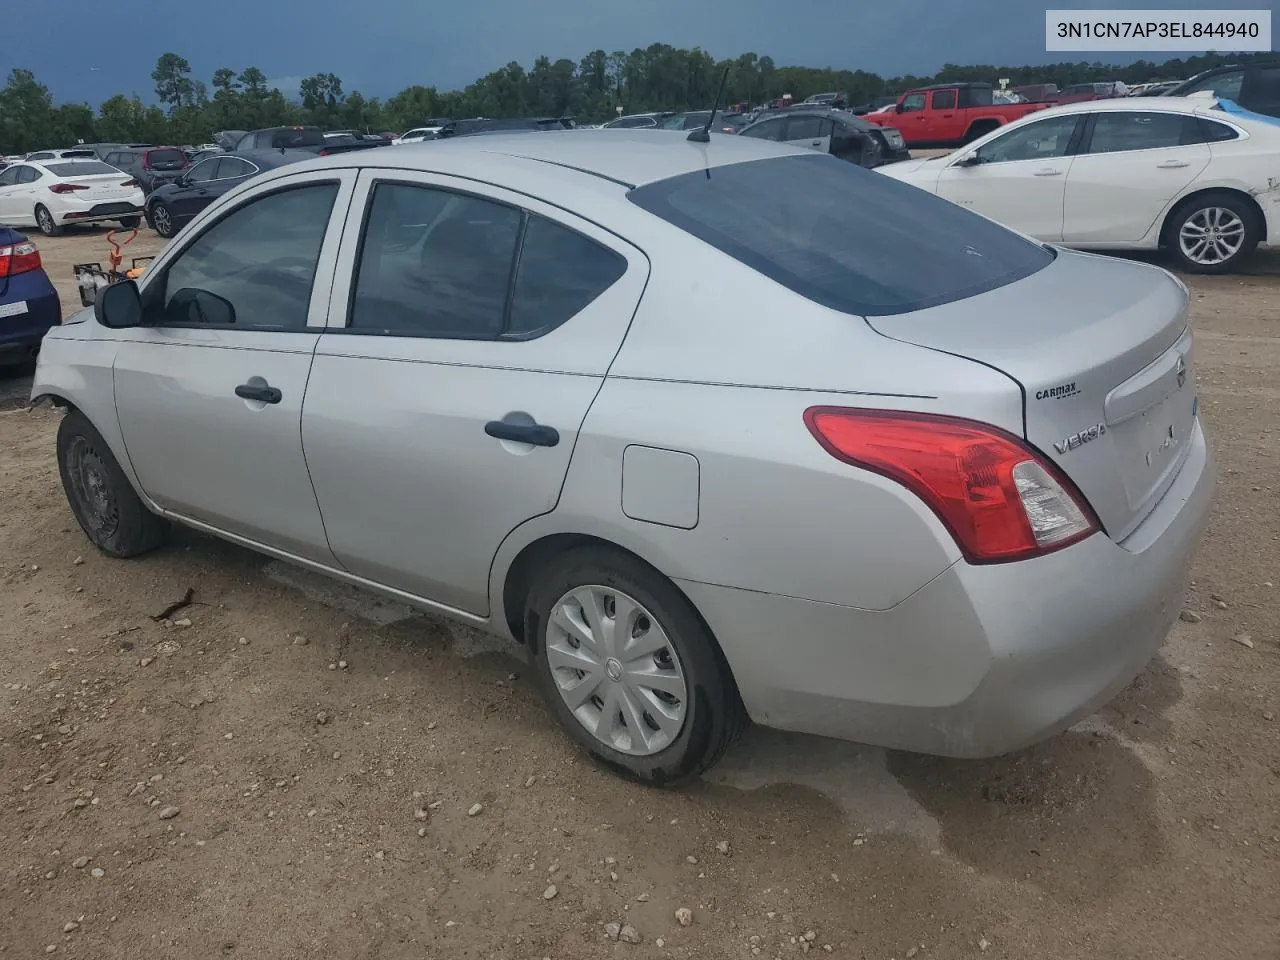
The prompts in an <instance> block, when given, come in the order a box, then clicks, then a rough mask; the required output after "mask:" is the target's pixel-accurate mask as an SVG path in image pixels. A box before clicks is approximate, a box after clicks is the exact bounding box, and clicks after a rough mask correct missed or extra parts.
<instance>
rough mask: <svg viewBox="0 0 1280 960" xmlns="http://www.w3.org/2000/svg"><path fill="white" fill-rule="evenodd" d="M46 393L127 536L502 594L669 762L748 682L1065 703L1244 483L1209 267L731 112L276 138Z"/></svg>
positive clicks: (119, 290)
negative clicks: (730, 121)
mask: <svg viewBox="0 0 1280 960" xmlns="http://www.w3.org/2000/svg"><path fill="white" fill-rule="evenodd" d="M744 198H749V200H750V202H744ZM855 227H856V229H855ZM41 398H47V399H49V400H52V401H53V402H54V403H56V404H58V405H60V406H62V407H65V408H66V411H67V412H66V415H65V416H64V418H63V420H62V422H61V425H60V427H59V430H58V440H57V453H58V464H59V469H60V471H61V476H62V480H63V484H64V487H65V490H66V494H67V498H68V500H69V502H70V506H71V510H72V512H73V513H74V515H75V517H76V519H77V520H78V521H79V523H80V525H81V527H82V528H83V529H84V531H85V533H86V534H87V536H88V537H89V539H90V540H92V542H93V543H94V544H96V545H97V547H98V548H99V549H100V550H102V551H103V552H104V553H106V554H108V555H111V556H117V557H130V556H134V555H137V554H141V553H144V552H146V551H148V550H151V549H153V548H155V547H157V546H159V545H160V544H161V543H162V542H163V540H164V535H165V527H166V523H167V522H169V521H174V522H178V523H182V524H186V525H188V526H191V527H195V528H196V529H199V530H203V531H207V532H209V533H213V534H216V535H218V536H221V537H225V538H226V539H228V540H231V541H233V542H235V543H238V544H242V545H244V546H247V547H250V548H252V549H254V550H257V551H260V552H262V553H264V554H267V555H270V556H273V557H278V558H282V559H284V560H287V561H290V562H292V563H295V564H300V565H302V566H304V567H307V568H310V569H312V570H316V571H320V572H323V573H326V574H329V575H331V576H333V577H336V578H338V579H341V580H344V581H347V582H349V583H352V584H356V585H359V586H362V587H367V588H371V589H374V590H378V591H381V592H383V593H385V594H388V595H390V596H392V597H396V598H399V599H400V600H403V601H407V602H409V603H412V604H416V605H418V606H420V607H423V608H426V609H430V610H435V611H438V612H440V613H443V614H446V615H448V616H451V617H454V618H457V619H458V620H461V621H463V622H464V623H468V624H471V625H474V626H476V627H481V628H486V629H489V630H492V631H494V632H496V633H498V634H500V635H502V636H504V637H507V638H510V639H511V640H513V641H515V642H516V643H519V644H523V645H524V647H525V648H526V650H527V652H528V654H529V656H530V657H531V658H532V661H533V664H534V669H533V671H532V672H533V675H534V676H536V677H537V679H538V682H539V683H540V686H541V687H542V689H543V690H544V692H545V695H546V698H547V700H548V703H549V705H550V710H551V712H552V713H553V714H554V715H555V717H556V718H557V720H558V721H559V722H560V723H561V724H563V725H564V727H565V729H566V730H567V731H568V732H569V733H570V735H571V736H573V737H574V738H575V739H576V740H577V741H578V742H579V743H580V744H581V745H583V746H584V747H585V748H586V749H587V750H588V751H589V752H590V753H591V754H593V755H594V756H595V757H597V758H598V759H600V760H602V761H603V762H605V763H606V764H608V765H609V766H611V767H612V768H614V769H616V770H618V771H620V772H623V773H626V774H628V775H630V776H632V777H635V778H637V779H640V780H642V781H645V782H649V783H654V784H664V783H670V782H674V781H677V780H679V779H680V778H682V777H686V776H689V775H692V774H696V773H698V772H699V771H702V770H704V769H706V768H707V767H709V766H710V765H711V764H713V763H714V762H715V761H716V760H717V759H718V758H719V757H720V756H721V755H722V753H723V752H724V750H725V749H726V747H727V746H728V744H729V743H730V742H731V741H732V739H733V738H734V735H735V734H736V733H737V732H738V731H739V730H740V729H741V728H742V727H743V725H744V723H745V722H746V721H747V720H748V719H750V720H754V721H756V722H758V723H760V724H765V725H768V726H772V727H779V728H782V729H786V730H796V731H805V732H809V733H815V734H825V735H830V736H836V737H844V738H849V739H854V740H860V741H865V742H868V743H873V744H882V745H885V746H889V747H899V748H905V749H909V750H916V751H926V752H931V753H937V754H945V755H952V756H962V757H973V756H985V755H991V754H997V753H1001V752H1004V751H1008V750H1013V749H1017V748H1019V747H1022V746H1024V745H1027V744H1030V743H1032V742H1034V741H1037V740H1039V739H1041V738H1043V737H1046V736H1048V735H1050V734H1052V733H1054V732H1056V731H1058V730H1061V729H1063V728H1064V727H1066V726H1068V725H1069V724H1071V723H1072V722H1073V721H1075V720H1076V719H1077V718H1079V717H1081V716H1083V715H1085V714H1087V713H1089V712H1090V711H1092V710H1094V709H1095V708H1096V707H1098V706H1099V705H1100V704H1102V703H1103V702H1105V701H1106V700H1107V699H1108V698H1110V697H1112V696H1113V695H1114V694H1115V693H1116V692H1117V691H1118V690H1119V689H1121V688H1122V687H1123V686H1124V685H1125V684H1127V683H1128V682H1129V681H1130V680H1131V679H1132V678H1133V677H1134V675H1135V674H1137V673H1138V672H1139V671H1140V670H1141V669H1142V667H1143V665H1144V664H1146V663H1147V661H1148V660H1149V659H1150V658H1151V657H1152V655H1153V654H1154V653H1155V651H1156V650H1157V648H1158V647H1159V646H1160V644H1161V643H1162V641H1163V639H1164V637H1165V635H1166V633H1167V631H1168V630H1169V628H1170V625H1171V624H1172V622H1173V621H1174V619H1175V618H1176V617H1177V614H1178V612H1179V609H1180V605H1181V601H1182V597H1183V589H1184V579H1185V577H1186V575H1187V570H1188V564H1189V561H1190V559H1191V555H1192V551H1193V548H1194V547H1195V545H1196V542H1197V539H1198V536H1199V534H1200V531H1201V528H1202V524H1203V523H1204V521H1205V516H1206V512H1207V509H1208V505H1209V499H1210V492H1211V488H1212V485H1213V477H1212V469H1211V466H1210V459H1209V453H1208V449H1207V447H1206V444H1205V437H1204V434H1203V433H1202V431H1201V427H1200V421H1199V419H1198V417H1197V413H1196V387H1195V377H1194V374H1193V370H1192V350H1191V333H1190V330H1189V328H1188V326H1187V292H1186V289H1185V288H1184V287H1183V286H1182V284H1181V283H1180V282H1179V281H1178V280H1177V279H1175V278H1174V277H1173V276H1172V275H1171V274H1169V273H1168V272H1166V271H1164V270H1162V269H1160V268H1158V267H1154V266H1148V265H1144V264H1135V263H1128V262H1117V261H1115V260H1112V259H1105V258H1101V257H1097V256H1092V255H1088V254H1082V253H1075V252H1070V251H1066V250H1057V249H1054V248H1052V247H1048V246H1044V245H1042V244H1040V243H1037V242H1034V241H1032V240H1028V239H1025V238H1024V237H1022V236H1021V235H1018V234H1015V233H1013V232H1011V231H1009V230H1007V229H1006V228H1004V227H1001V226H999V225H997V224H995V223H994V222H992V221H990V220H987V219H985V218H983V217H980V216H978V215H976V214H973V213H970V212H969V211H967V210H964V209H962V208H960V207H958V206H956V205H954V204H951V203H949V202H947V201H945V200H942V199H939V198H937V197H935V196H931V195H929V194H926V193H924V192H923V191H920V190H917V189H915V188H913V187H910V186H908V185H906V184H901V183H898V182H896V181H894V180H891V179H889V178H886V177H881V176H878V175H876V174H874V173H871V172H868V171H867V170H864V169H862V168H859V167H857V166H855V165H853V164H850V163H844V162H842V161H840V160H837V159H835V158H834V157H831V156H828V155H820V154H816V153H814V152H812V151H809V150H805V149H798V148H795V147H788V146H785V145H782V144H775V143H769V142H765V141H760V140H753V139H750V138H743V137H736V136H720V135H717V134H713V135H712V136H711V137H710V142H709V143H697V142H690V141H689V140H688V134H687V133H683V132H664V131H647V130H599V131H594V130H583V131H573V132H562V133H546V134H543V135H540V136H532V135H529V134H503V135H494V136H487V137H467V138H462V137H460V138H458V139H457V140H454V141H443V142H436V143H431V144H423V145H408V146H404V147H402V148H401V149H399V150H370V151H363V152H360V153H356V154H346V155H341V156H335V157H330V158H324V159H317V160H309V161H306V162H304V163H299V164H294V165H290V166H288V167H284V168H281V169H278V170H273V171H268V172H264V173H263V174H262V175H261V176H258V177H255V178H254V179H253V180H251V181H249V182H247V183H245V184H243V185H242V186H240V187H239V188H237V189H236V190H234V191H232V192H230V193H228V194H227V195H226V196H224V197H222V198H221V199H220V200H218V201H217V202H215V203H214V204H212V205H211V206H210V207H209V208H207V209H206V210H204V211H203V212H202V213H200V214H199V215H198V216H197V217H196V218H195V219H194V220H193V221H192V222H191V224H190V225H189V226H188V227H187V228H186V229H185V230H184V231H183V232H182V233H181V234H180V235H179V236H178V237H177V238H176V239H175V241H174V242H173V243H171V244H170V245H169V247H168V248H167V249H166V250H165V251H164V252H163V253H162V254H161V255H160V256H159V258H157V260H156V261H155V262H154V263H153V264H152V266H151V267H150V268H149V269H148V270H147V271H146V273H145V274H144V275H143V278H142V279H141V280H140V281H139V283H138V284H137V285H135V284H134V283H132V282H123V283H118V284H114V285H112V286H110V287H108V288H106V289H105V290H104V291H103V293H102V294H100V296H99V298H98V301H97V303H96V304H95V306H94V308H93V309H92V310H90V311H86V312H83V313H81V314H79V315H77V316H76V317H75V318H73V319H72V320H71V321H70V322H68V323H67V324H65V325H63V326H59V327H56V328H54V329H53V330H52V331H50V333H49V334H48V336H47V337H46V338H45V341H44V347H43V349H42V351H41V353H40V358H39V365H38V368H37V373H36V379H35V384H34V388H33V399H41Z"/></svg>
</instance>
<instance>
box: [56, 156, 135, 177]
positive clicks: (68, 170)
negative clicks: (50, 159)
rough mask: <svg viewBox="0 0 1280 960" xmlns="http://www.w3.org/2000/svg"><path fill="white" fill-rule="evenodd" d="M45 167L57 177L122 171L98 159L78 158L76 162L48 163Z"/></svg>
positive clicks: (97, 174) (90, 175)
mask: <svg viewBox="0 0 1280 960" xmlns="http://www.w3.org/2000/svg"><path fill="white" fill-rule="evenodd" d="M44 168H45V169H46V170H48V171H49V172H50V173H52V174H53V175H54V176H55V177H100V176H102V175H103V174H104V173H120V171H119V170H117V169H116V168H115V167H113V166H111V165H110V164H106V163H99V162H98V161H97V160H76V161H75V162H74V163H46V164H45V165H44Z"/></svg>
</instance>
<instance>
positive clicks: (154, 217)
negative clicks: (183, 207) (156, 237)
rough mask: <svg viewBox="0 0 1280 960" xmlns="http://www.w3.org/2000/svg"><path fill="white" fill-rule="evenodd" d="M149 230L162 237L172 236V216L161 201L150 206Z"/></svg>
mask: <svg viewBox="0 0 1280 960" xmlns="http://www.w3.org/2000/svg"><path fill="white" fill-rule="evenodd" d="M151 229H152V230H154V231H155V232H156V233H158V234H160V236H162V237H166V238H167V237H172V236H173V232H174V231H173V214H171V213H170V212H169V208H168V207H166V206H165V205H164V203H163V201H159V200H157V201H156V202H155V203H154V204H152V206H151Z"/></svg>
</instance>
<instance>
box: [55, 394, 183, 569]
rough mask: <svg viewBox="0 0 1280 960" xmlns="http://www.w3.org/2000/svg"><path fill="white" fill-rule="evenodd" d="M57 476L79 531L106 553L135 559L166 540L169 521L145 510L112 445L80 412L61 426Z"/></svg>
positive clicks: (73, 413) (68, 417)
mask: <svg viewBox="0 0 1280 960" xmlns="http://www.w3.org/2000/svg"><path fill="white" fill-rule="evenodd" d="M58 473H59V474H60V475H61V476H62V489H63V490H64V491H65V492H66V495H67V502H68V503H69V504H70V505H71V512H72V513H73V514H75V517H76V521H77V522H78V523H79V524H80V529H82V530H83V531H84V532H85V535H86V536H87V537H88V538H89V539H90V540H91V541H93V545H94V546H95V547H97V548H98V549H99V550H101V551H102V552H103V553H105V554H107V555H108V556H111V557H135V556H137V555H138V554H140V553H146V552H147V551H148V550H153V549H155V548H156V547H158V546H159V545H160V544H161V542H162V541H163V540H164V535H165V531H166V529H167V525H166V524H165V521H164V519H163V518H161V517H158V516H156V515H155V514H154V513H152V512H151V511H150V510H148V509H147V508H146V506H144V505H143V503H142V500H141V498H140V497H139V496H138V494H137V493H136V492H135V491H134V489H133V486H132V484H130V483H129V478H128V477H126V476H125V475H124V471H123V470H121V469H120V464H119V463H118V462H117V461H116V458H115V456H114V455H113V454H112V453H111V448H110V447H108V446H107V442H106V441H105V440H103V439H102V435H101V434H100V433H98V431H97V430H96V429H94V426H93V424H91V423H90V422H89V418H88V417H86V416H85V415H84V414H82V413H81V412H80V411H78V410H73V411H71V412H70V413H68V414H67V415H66V416H65V417H63V418H62V423H61V424H59V425H58Z"/></svg>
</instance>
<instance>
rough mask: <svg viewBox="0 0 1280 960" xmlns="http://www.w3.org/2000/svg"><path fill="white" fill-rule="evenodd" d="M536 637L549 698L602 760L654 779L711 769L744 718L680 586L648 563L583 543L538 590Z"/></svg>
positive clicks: (530, 629)
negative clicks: (676, 586) (677, 586)
mask: <svg viewBox="0 0 1280 960" xmlns="http://www.w3.org/2000/svg"><path fill="white" fill-rule="evenodd" d="M525 626H526V636H527V637H528V638H529V640H530V642H531V643H532V644H533V655H534V663H535V667H536V673H537V676H538V679H539V682H540V684H541V686H542V689H543V693H544V695H545V697H546V699H547V701H548V703H549V705H550V707H551V710H552V712H553V713H555V715H556V718H557V719H558V720H559V721H560V724H561V725H562V726H563V727H564V729H565V730H566V731H567V732H568V734H569V735H570V736H571V737H572V738H573V739H574V740H576V741H577V742H578V743H579V744H580V745H581V746H583V747H584V748H585V749H586V751H587V752H588V753H589V754H591V756H593V757H594V758H596V759H597V760H599V761H601V762H603V763H604V764H606V765H608V766H609V767H611V768H613V769H614V770H616V771H618V772H620V773H622V774H624V775H626V776H629V777H631V778H633V779H636V780H639V781H641V782H644V783H649V784H653V785H655V786H664V785H667V784H671V783H675V782H677V781H679V780H683V779H686V778H688V777H692V776H696V775H697V774H699V773H702V772H703V771H704V770H707V769H708V768H710V767H711V766H713V765H714V764H715V763H716V762H717V761H718V760H719V759H720V758H721V757H722V756H723V755H724V752H725V750H727V749H728V747H729V745H730V744H731V743H732V742H733V740H734V739H735V737H736V736H737V735H738V734H739V733H740V732H741V730H742V728H743V727H744V726H745V724H746V714H745V711H744V710H743V707H742V702H741V700H740V698H739V697H738V691H737V688H736V687H735V686H734V683H733V678H732V676H731V675H730V673H729V668H728V665H727V664H726V663H725V662H724V658H723V656H722V655H721V653H720V650H719V647H718V646H717V645H716V641H715V638H714V637H712V635H711V632H710V631H709V630H708V629H707V627H706V625H705V624H704V623H703V622H702V619H701V618H700V617H699V616H698V613H697V611H696V610H695V609H694V608H693V605H692V604H690V603H689V601H688V599H687V598H685V597H684V595H683V594H681V593H680V591H679V590H677V589H676V588H675V586H674V585H673V584H672V583H671V582H670V581H669V580H667V579H666V578H665V577H663V576H662V575H661V574H659V573H657V572H656V571H655V570H653V569H652V568H650V567H648V566H646V565H644V564H643V563H641V562H640V561H638V560H635V559H633V558H632V557H630V556H628V555H626V554H624V553H621V552H620V551H614V550H610V549H607V548H600V547H583V548H579V549H575V550H572V551H569V552H568V553H566V554H564V555H562V556H561V557H559V558H558V559H557V561H556V562H554V563H552V564H551V565H550V566H549V568H548V569H547V570H546V571H545V572H544V573H543V575H542V577H541V578H540V579H539V581H538V582H537V583H536V584H535V586H534V589H533V590H532V591H531V593H530V597H529V601H528V606H527V608H526V615H525Z"/></svg>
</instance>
